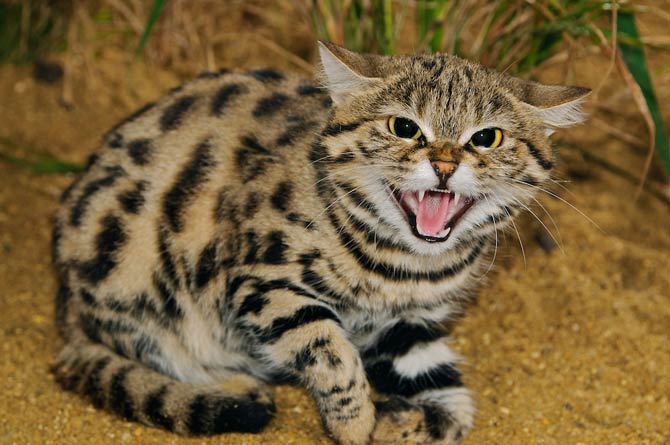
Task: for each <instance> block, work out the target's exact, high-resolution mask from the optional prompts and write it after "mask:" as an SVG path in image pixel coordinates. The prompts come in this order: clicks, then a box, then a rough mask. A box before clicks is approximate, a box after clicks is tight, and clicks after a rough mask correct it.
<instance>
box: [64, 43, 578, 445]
mask: <svg viewBox="0 0 670 445" xmlns="http://www.w3.org/2000/svg"><path fill="white" fill-rule="evenodd" d="M322 58H323V60H324V68H325V70H326V72H325V74H324V78H325V81H326V87H327V89H328V91H326V89H324V88H320V87H318V86H316V85H314V84H312V83H310V82H308V81H306V80H303V79H300V78H297V77H295V76H292V75H288V74H283V73H278V72H275V71H272V70H254V71H250V72H227V71H221V72H219V73H207V74H206V75H201V76H198V78H197V79H195V80H194V81H192V82H190V83H187V84H186V85H184V86H182V87H180V88H178V89H175V90H173V91H172V92H171V93H170V94H169V95H167V96H166V97H164V98H163V99H160V100H159V101H157V102H155V103H152V104H150V105H148V106H146V107H143V108H142V109H141V110H138V112H136V113H134V114H133V115H132V116H130V117H129V118H127V119H126V120H125V121H123V122H122V123H120V124H118V125H117V126H115V127H114V128H113V129H112V130H110V132H109V133H108V134H107V135H106V136H105V138H104V143H103V146H102V147H101V148H100V149H99V150H98V151H97V152H96V154H95V155H94V156H93V157H92V161H91V163H90V165H89V167H88V169H87V171H86V173H85V174H84V175H83V176H82V177H81V178H80V179H79V180H78V181H77V182H76V183H75V184H74V185H73V187H71V188H70V189H69V190H68V191H67V193H66V194H65V195H64V196H63V201H62V206H61V208H60V209H59V211H58V213H57V215H56V218H55V226H54V237H53V252H54V263H55V266H56V269H57V271H58V273H59V277H60V281H61V287H60V290H59V293H58V297H57V299H56V314H57V317H56V320H57V324H58V326H59V329H60V331H61V333H62V334H63V336H64V338H65V342H66V344H65V346H64V348H63V350H62V352H61V353H60V355H59V356H58V359H57V361H56V364H55V366H54V372H55V374H56V376H57V379H58V381H59V382H60V383H61V384H62V385H63V387H64V388H66V389H69V390H73V391H76V392H79V393H81V394H83V395H85V396H87V397H88V398H89V399H90V400H91V401H92V402H93V403H94V404H95V405H96V406H98V407H100V408H105V409H108V410H110V411H113V412H115V413H117V414H119V415H120V416H122V417H125V418H127V419H131V420H136V421H139V422H142V423H145V424H147V425H152V426H155V427H159V428H164V429H167V430H169V431H173V432H175V433H179V434H192V435H210V434H218V433H222V432H226V431H246V432H256V431H259V430H260V429H261V428H262V427H263V426H264V425H265V424H266V423H267V422H269V421H270V420H271V418H272V416H273V414H274V405H273V403H272V398H271V394H270V392H269V390H268V388H267V387H266V386H265V384H266V383H267V382H273V381H285V380H287V379H288V380H289V381H293V382H296V383H298V384H301V385H303V386H304V387H305V388H307V389H308V390H309V391H310V393H311V394H312V396H313V397H314V399H315V401H316V403H317V406H318V407H319V410H320V412H321V415H322V418H323V423H324V426H325V428H326V429H327V431H328V432H329V434H330V435H331V436H332V437H333V439H334V440H335V441H336V442H337V443H340V444H364V443H367V442H368V441H369V440H370V439H371V438H373V437H374V438H376V439H379V440H386V441H397V440H404V439H408V440H415V441H422V442H435V441H443V440H451V441H455V440H458V439H460V438H461V437H463V436H464V435H465V434H466V433H467V431H468V430H469V429H470V428H471V426H472V421H473V415H474V408H473V405H472V402H471V400H470V396H469V394H468V391H467V390H466V389H465V388H464V387H463V382H462V378H461V374H460V372H459V371H458V369H457V364H458V361H459V359H458V357H457V356H456V355H455V354H454V353H452V352H451V351H450V349H449V347H448V345H447V341H448V332H446V331H445V330H444V329H443V327H442V326H441V324H440V322H441V321H443V320H444V319H446V318H448V317H451V316H453V315H454V314H456V313H458V312H459V311H461V310H462V306H463V303H464V302H466V301H467V299H468V296H469V295H470V291H471V289H472V287H473V285H474V284H475V282H476V278H477V277H478V276H479V275H480V274H481V273H482V271H483V270H484V269H485V268H486V267H487V265H488V264H487V261H488V259H487V256H488V253H489V252H490V250H491V247H492V240H493V239H494V237H495V232H496V230H500V229H502V228H503V227H505V226H506V225H507V224H508V223H509V222H510V221H511V218H512V217H513V216H515V215H516V214H517V213H518V212H519V210H520V209H522V208H523V207H524V206H525V205H527V203H528V202H529V200H530V199H531V196H532V191H533V187H535V186H537V185H538V184H540V183H542V182H543V181H544V180H546V179H547V177H548V175H549V172H550V170H551V168H552V166H553V160H552V151H551V149H550V147H549V143H548V141H547V140H546V137H545V136H544V134H545V133H544V132H545V130H546V128H545V124H544V123H543V122H542V121H541V117H540V116H541V115H540V114H538V113H537V111H536V110H537V109H541V108H542V107H544V106H546V107H552V109H553V110H554V111H553V112H552V119H553V120H552V125H554V126H556V125H557V123H556V122H555V121H556V119H558V117H557V116H562V114H561V111H560V110H561V108H560V107H561V106H562V105H561V104H562V103H567V104H570V105H569V106H570V107H573V108H574V104H573V103H572V102H574V100H575V99H576V96H579V95H580V94H581V95H583V90H579V91H576V90H574V89H571V88H568V87H566V88H565V89H563V90H560V89H556V88H557V87H551V88H552V89H551V91H550V92H551V94H550V95H548V96H546V100H548V103H546V104H543V103H541V101H538V99H537V98H538V97H542V94H541V92H539V93H538V92H537V91H536V90H535V89H538V88H543V87H542V86H540V85H537V84H524V83H517V81H515V80H514V81H513V80H510V79H509V78H506V77H504V76H502V75H499V74H497V73H493V72H491V71H488V70H486V69H484V68H482V67H479V66H477V65H474V64H472V63H469V62H465V61H462V60H459V59H456V58H454V57H450V56H445V55H436V56H415V57H399V58H382V57H379V56H360V55H355V54H353V53H349V52H347V51H346V50H344V49H342V48H338V47H335V46H332V45H328V46H322ZM329 76H330V78H333V79H336V81H334V82H331V83H328V79H329ZM347 76H354V77H355V78H353V79H349V78H347ZM519 82H520V81H519ZM345 86H346V88H345ZM545 114H546V113H545ZM395 115H400V116H405V117H406V118H412V119H413V120H414V121H415V122H417V123H418V124H419V125H420V126H421V129H422V131H423V134H424V137H423V138H422V139H420V140H417V141H413V140H402V139H399V138H397V137H395V136H393V135H392V134H391V133H390V132H389V131H388V127H387V119H388V117H389V116H395ZM482 125H495V126H498V127H501V128H504V130H505V133H506V136H505V143H504V144H503V146H502V147H501V148H499V149H496V150H481V149H476V148H473V147H469V146H467V140H466V141H463V138H464V137H469V136H467V134H468V132H470V134H472V132H474V131H476V130H477V128H479V127H481V126H482ZM447 152H448V153H449V155H450V156H453V159H452V160H451V161H450V162H457V163H458V168H457V169H456V170H455V172H454V173H453V175H451V176H450V178H448V180H447V179H446V178H443V180H444V181H443V182H445V185H446V186H448V187H449V188H450V189H451V190H453V191H456V192H458V193H461V194H463V196H467V197H469V198H470V199H472V200H473V201H474V202H476V203H475V204H474V205H473V206H472V207H471V208H470V210H468V211H467V213H465V214H464V216H463V217H462V218H461V219H460V220H459V221H458V223H457V224H456V225H455V226H454V228H453V233H452V234H451V235H450V236H449V237H448V239H446V240H444V241H443V242H428V241H426V240H424V239H422V238H419V237H417V236H415V234H414V233H412V230H411V228H410V227H409V223H408V222H407V221H405V220H404V219H403V217H402V212H401V211H400V210H399V208H398V207H397V205H396V204H395V203H394V202H393V197H392V194H391V191H393V190H417V189H420V188H422V187H423V188H430V187H435V186H437V185H436V184H437V183H438V182H439V181H438V180H437V176H436V173H435V172H434V171H433V170H432V168H431V167H430V162H429V161H430V160H431V159H433V158H435V157H440V156H446V154H445V153H447ZM373 387H374V388H375V389H376V391H377V392H378V393H379V394H381V395H382V399H380V400H377V401H373V400H372V396H371V394H372V388H373ZM375 425H376V426H375Z"/></svg>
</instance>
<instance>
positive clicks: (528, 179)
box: [521, 175, 538, 186]
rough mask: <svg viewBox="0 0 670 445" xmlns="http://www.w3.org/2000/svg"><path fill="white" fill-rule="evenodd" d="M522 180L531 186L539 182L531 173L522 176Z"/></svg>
mask: <svg viewBox="0 0 670 445" xmlns="http://www.w3.org/2000/svg"><path fill="white" fill-rule="evenodd" d="M521 182H523V183H524V184H528V185H530V186H534V185H537V184H538V182H537V180H535V178H533V177H532V176H530V175H527V176H524V177H523V178H521Z"/></svg>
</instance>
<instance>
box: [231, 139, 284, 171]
mask: <svg viewBox="0 0 670 445" xmlns="http://www.w3.org/2000/svg"><path fill="white" fill-rule="evenodd" d="M240 142H241V143H242V147H241V148H239V149H238V150H237V153H236V154H235V164H236V165H237V167H238V169H239V170H240V173H241V176H242V181H243V182H248V181H252V180H254V179H255V178H256V177H258V176H259V175H261V174H263V173H264V172H265V168H266V164H267V163H268V162H270V161H271V160H273V159H274V158H275V155H273V154H272V152H271V151H270V150H268V149H267V148H265V147H264V146H262V145H261V144H260V143H259V142H258V139H256V137H255V136H251V135H247V136H243V137H241V138H240Z"/></svg>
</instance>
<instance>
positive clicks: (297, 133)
mask: <svg viewBox="0 0 670 445" xmlns="http://www.w3.org/2000/svg"><path fill="white" fill-rule="evenodd" d="M316 125H317V124H316V122H314V121H305V120H300V121H298V122H297V123H294V124H292V125H289V126H288V128H287V129H286V131H284V132H283V133H282V134H281V135H280V136H279V137H278V138H277V146H278V147H285V146H288V145H291V144H293V143H294V142H295V141H296V140H298V139H300V138H302V137H304V136H305V133H307V131H308V130H310V129H312V128H314V127H316Z"/></svg>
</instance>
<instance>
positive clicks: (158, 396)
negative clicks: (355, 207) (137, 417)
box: [142, 385, 174, 431]
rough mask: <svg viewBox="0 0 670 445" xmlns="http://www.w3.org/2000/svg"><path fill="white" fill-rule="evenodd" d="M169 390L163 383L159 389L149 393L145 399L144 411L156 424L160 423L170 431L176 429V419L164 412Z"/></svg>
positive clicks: (159, 424)
mask: <svg viewBox="0 0 670 445" xmlns="http://www.w3.org/2000/svg"><path fill="white" fill-rule="evenodd" d="M167 391H168V386H167V385H163V386H161V387H160V388H158V390H156V391H154V392H152V393H151V394H149V396H148V397H147V398H146V400H145V401H144V406H143V407H142V411H143V412H144V415H145V416H147V418H148V419H149V421H151V423H153V424H154V425H158V426H160V427H162V428H164V429H166V430H168V431H174V419H172V418H171V417H170V416H168V415H167V414H165V412H164V405H165V395H166V394H167Z"/></svg>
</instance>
